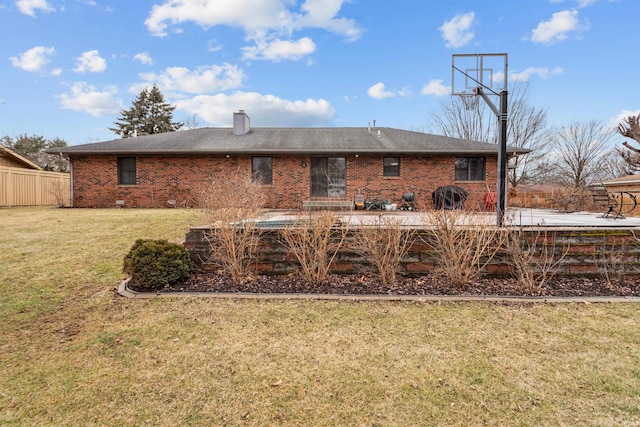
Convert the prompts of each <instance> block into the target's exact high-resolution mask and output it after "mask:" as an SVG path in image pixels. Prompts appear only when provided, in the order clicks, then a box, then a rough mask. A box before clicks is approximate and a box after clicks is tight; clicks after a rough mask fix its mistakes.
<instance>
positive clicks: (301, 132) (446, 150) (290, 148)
mask: <svg viewBox="0 0 640 427" xmlns="http://www.w3.org/2000/svg"><path fill="white" fill-rule="evenodd" d="M507 151H508V152H509V153H526V152H528V150H526V149H522V148H514V147H509V148H508V150H507ZM497 152H498V146H497V145H496V144H489V143H486V142H477V141H468V140H464V139H459V138H450V137H446V136H440V135H432V134H427V133H422V132H413V131H406V130H401V129H394V128H376V129H368V128H252V129H251V131H250V132H249V133H247V134H244V135H239V136H236V135H234V134H233V129H232V128H201V129H192V130H184V131H177V132H167V133H161V134H155V135H146V136H140V137H137V138H126V139H114V140H112V141H104V142H97V143H93V144H83V145H72V146H68V147H64V148H61V149H56V153H62V154H65V155H68V156H74V155H86V154H138V155H139V154H269V155H272V154H328V153H344V154H348V153H354V154H355V153H359V154H364V153H379V154H384V153H397V154H497Z"/></svg>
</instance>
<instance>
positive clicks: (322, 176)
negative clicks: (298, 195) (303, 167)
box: [311, 157, 347, 197]
mask: <svg viewBox="0 0 640 427" xmlns="http://www.w3.org/2000/svg"><path fill="white" fill-rule="evenodd" d="M346 175H347V174H346V168H345V159H344V157H312V158H311V197H345V195H346Z"/></svg>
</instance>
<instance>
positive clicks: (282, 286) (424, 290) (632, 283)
mask: <svg viewBox="0 0 640 427" xmlns="http://www.w3.org/2000/svg"><path fill="white" fill-rule="evenodd" d="M130 287H131V289H132V290H136V289H135V285H134V284H132V285H130ZM163 291H164V292H227V293H239V292H250V293H313V294H338V295H346V294H352V295H381V294H382V295H485V296H486V295H495V296H562V297H575V296H640V280H636V279H629V278H625V277H615V278H614V279H613V280H610V281H606V280H605V279H604V278H600V277H593V278H586V277H585V278H558V279H551V280H548V281H547V282H546V283H545V285H544V286H543V287H541V288H540V289H534V290H531V289H524V288H523V286H522V285H521V284H520V283H519V282H518V281H517V280H516V279H512V278H507V279H478V280H476V281H474V282H472V283H469V284H466V285H462V286H455V285H453V284H451V283H448V282H447V281H446V280H444V279H438V278H435V277H431V276H421V277H403V276H398V279H397V281H396V283H395V284H394V285H393V286H384V285H383V284H382V283H381V281H380V280H379V278H378V277H377V276H375V275H366V274H340V275H337V274H334V275H331V276H330V277H329V278H328V279H327V280H325V281H324V282H322V283H320V284H318V285H312V284H310V283H309V282H308V281H307V280H305V278H304V277H303V276H302V275H300V274H290V275H286V276H282V275H280V276H257V277H256V278H255V279H254V280H247V281H246V282H244V283H240V284H235V283H233V282H232V281H231V280H230V279H229V278H228V277H227V276H225V275H221V274H217V273H214V272H199V273H196V274H193V275H192V276H191V277H190V278H189V279H188V280H187V281H186V282H184V283H179V284H176V285H173V286H170V287H166V288H165V289H163Z"/></svg>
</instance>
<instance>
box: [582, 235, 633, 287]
mask: <svg viewBox="0 0 640 427" xmlns="http://www.w3.org/2000/svg"><path fill="white" fill-rule="evenodd" d="M632 234H633V235H634V237H635V232H633V231H632ZM635 240H636V244H637V238H635ZM633 245H634V244H633V243H632V242H620V243H613V244H611V245H606V246H605V247H604V248H602V249H601V250H599V251H594V252H593V259H594V262H595V264H596V265H597V266H598V272H599V274H600V277H602V279H604V280H605V281H606V283H607V285H608V286H613V285H614V283H622V282H623V281H624V279H625V277H627V276H630V277H632V278H635V277H637V275H638V273H640V268H639V267H638V265H637V263H635V262H634V261H632V260H633V259H634V257H633V256H630V255H629V254H627V251H628V250H629V249H630V247H631V246H633Z"/></svg>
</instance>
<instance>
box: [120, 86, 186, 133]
mask: <svg viewBox="0 0 640 427" xmlns="http://www.w3.org/2000/svg"><path fill="white" fill-rule="evenodd" d="M175 109H176V107H174V106H172V105H170V104H169V103H167V102H165V100H164V96H163V95H162V93H161V92H160V89H158V87H157V86H156V85H153V87H152V88H151V90H148V89H146V88H145V89H143V90H142V92H140V94H138V96H137V98H136V99H135V100H134V101H133V105H132V107H131V108H130V109H128V110H122V111H121V112H120V113H121V117H119V118H118V121H116V122H115V123H114V124H115V125H116V127H115V128H109V130H112V131H113V132H115V133H116V134H117V135H121V136H122V137H123V138H129V137H132V136H141V135H151V134H154V133H163V132H173V131H176V130H178V129H180V128H181V127H182V125H183V123H180V122H174V121H173V111H174V110H175Z"/></svg>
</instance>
